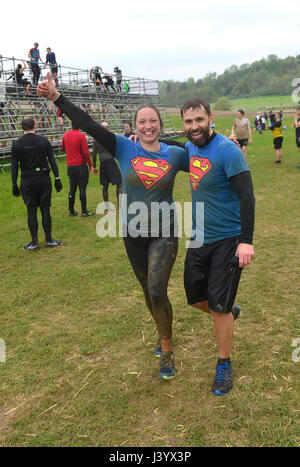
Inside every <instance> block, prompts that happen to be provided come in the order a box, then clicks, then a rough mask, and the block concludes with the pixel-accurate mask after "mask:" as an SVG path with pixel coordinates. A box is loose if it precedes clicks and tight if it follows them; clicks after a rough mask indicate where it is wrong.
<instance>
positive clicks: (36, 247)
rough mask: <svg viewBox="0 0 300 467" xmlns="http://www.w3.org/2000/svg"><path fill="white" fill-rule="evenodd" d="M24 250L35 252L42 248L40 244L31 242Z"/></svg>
mask: <svg viewBox="0 0 300 467" xmlns="http://www.w3.org/2000/svg"><path fill="white" fill-rule="evenodd" d="M23 248H24V250H28V251H33V250H39V249H40V248H41V247H40V244H39V243H36V242H30V243H28V245H24V246H23Z"/></svg>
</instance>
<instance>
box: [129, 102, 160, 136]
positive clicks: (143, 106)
mask: <svg viewBox="0 0 300 467" xmlns="http://www.w3.org/2000/svg"><path fill="white" fill-rule="evenodd" d="M142 109H152V110H154V112H155V113H156V115H157V116H158V119H159V123H160V129H161V130H162V129H163V126H164V122H163V121H162V118H161V116H160V113H159V110H158V108H157V107H155V105H153V104H152V102H149V103H148V104H143V105H141V106H140V107H139V108H138V109H137V110H136V112H135V116H134V125H135V126H136V120H137V116H138V113H139V111H140V110H142Z"/></svg>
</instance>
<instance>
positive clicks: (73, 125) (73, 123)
mask: <svg viewBox="0 0 300 467" xmlns="http://www.w3.org/2000/svg"><path fill="white" fill-rule="evenodd" d="M72 128H73V130H79V128H80V126H79V125H78V123H77V122H73V121H72Z"/></svg>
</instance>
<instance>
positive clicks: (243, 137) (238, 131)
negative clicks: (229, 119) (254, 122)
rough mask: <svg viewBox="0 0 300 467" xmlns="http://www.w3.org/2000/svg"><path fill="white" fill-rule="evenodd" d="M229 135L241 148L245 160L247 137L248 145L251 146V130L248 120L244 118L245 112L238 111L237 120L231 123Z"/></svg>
mask: <svg viewBox="0 0 300 467" xmlns="http://www.w3.org/2000/svg"><path fill="white" fill-rule="evenodd" d="M231 135H232V136H236V139H237V141H238V143H239V145H240V146H241V148H242V151H243V153H244V156H245V158H246V159H247V144H248V136H249V144H252V130H251V125H250V122H249V120H248V118H245V112H244V111H243V110H239V111H238V112H237V118H236V119H235V120H234V122H233V126H232V129H231Z"/></svg>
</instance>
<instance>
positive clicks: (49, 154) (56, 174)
mask: <svg viewBox="0 0 300 467" xmlns="http://www.w3.org/2000/svg"><path fill="white" fill-rule="evenodd" d="M46 147H47V158H48V161H49V164H50V167H51V169H52V172H53V174H54V177H56V178H58V177H59V172H58V167H57V163H56V160H55V157H54V152H53V149H52V146H51V144H50V142H49V141H48V140H47V139H46Z"/></svg>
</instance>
